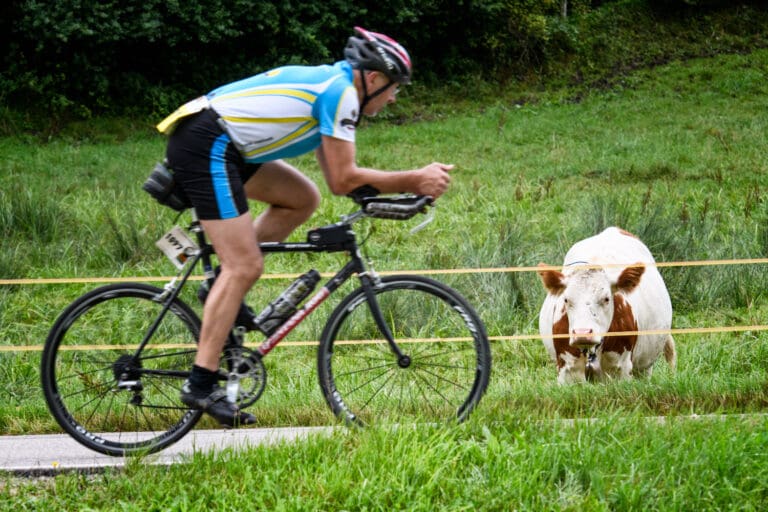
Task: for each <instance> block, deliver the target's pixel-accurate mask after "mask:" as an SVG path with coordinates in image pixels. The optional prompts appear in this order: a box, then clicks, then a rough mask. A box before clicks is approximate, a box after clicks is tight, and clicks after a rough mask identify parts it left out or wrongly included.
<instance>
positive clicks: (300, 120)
mask: <svg viewBox="0 0 768 512" xmlns="http://www.w3.org/2000/svg"><path fill="white" fill-rule="evenodd" d="M222 119H224V120H225V121H229V122H230V123H311V122H313V121H315V119H314V118H312V117H306V116H302V117H233V116H224V117H222ZM315 122H316V121H315Z"/></svg>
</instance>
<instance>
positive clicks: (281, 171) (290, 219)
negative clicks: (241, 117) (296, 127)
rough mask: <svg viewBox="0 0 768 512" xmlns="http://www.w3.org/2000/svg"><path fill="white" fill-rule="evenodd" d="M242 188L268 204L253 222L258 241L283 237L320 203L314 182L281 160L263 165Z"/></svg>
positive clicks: (283, 238)
mask: <svg viewBox="0 0 768 512" xmlns="http://www.w3.org/2000/svg"><path fill="white" fill-rule="evenodd" d="M244 187H245V193H246V195H247V196H248V199H254V200H256V201H261V202H263V203H267V204H268V205H269V206H268V207H267V209H266V210H264V212H263V213H262V214H261V215H259V216H258V217H257V218H256V220H254V221H253V226H254V229H255V231H256V236H257V238H258V239H259V241H261V242H281V241H283V240H285V239H286V238H287V237H288V235H290V234H291V232H292V231H293V230H294V229H296V228H297V227H299V226H300V225H301V224H303V223H304V222H305V221H306V220H307V219H309V217H311V216H312V213H313V212H314V211H315V210H316V209H317V207H318V206H319V204H320V192H319V190H318V189H317V186H316V185H315V184H314V182H312V180H310V179H309V178H307V177H306V176H304V174H302V173H301V172H300V171H299V170H298V169H296V168H295V167H293V166H291V165H289V164H287V163H286V162H284V161H283V160H275V161H274V162H267V163H265V164H263V165H262V166H261V167H260V168H259V170H258V171H257V172H256V174H254V175H253V177H251V179H249V180H248V181H247V182H246V183H245V185H244Z"/></svg>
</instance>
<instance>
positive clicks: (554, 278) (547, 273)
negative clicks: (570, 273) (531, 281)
mask: <svg viewBox="0 0 768 512" xmlns="http://www.w3.org/2000/svg"><path fill="white" fill-rule="evenodd" d="M539 267H543V268H542V270H539V277H541V282H542V283H544V288H546V289H547V290H549V292H550V293H551V294H553V295H559V294H560V293H561V292H562V291H563V290H564V289H565V283H564V282H563V279H564V278H565V276H564V275H563V274H562V272H558V271H557V270H552V268H551V267H550V266H549V265H547V264H546V263H539ZM545 268H546V270H545Z"/></svg>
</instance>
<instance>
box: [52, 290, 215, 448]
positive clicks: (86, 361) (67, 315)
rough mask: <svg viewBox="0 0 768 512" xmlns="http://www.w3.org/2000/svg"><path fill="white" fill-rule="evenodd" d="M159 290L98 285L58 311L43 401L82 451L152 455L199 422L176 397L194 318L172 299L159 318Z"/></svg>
mask: <svg viewBox="0 0 768 512" xmlns="http://www.w3.org/2000/svg"><path fill="white" fill-rule="evenodd" d="M162 293H163V290H161V289H159V288H156V287H153V286H148V285H144V284H135V283H131V284H116V285H109V286H104V287H101V288H98V289H96V290H93V291H91V292H89V293H87V294H85V295H83V296H82V297H80V298H78V299H77V300H75V301H74V302H73V303H72V304H71V305H70V306H69V307H68V308H67V309H66V310H64V312H63V313H62V314H61V315H60V316H59V318H58V319H57V320H56V322H55V324H54V325H53V328H52V329H51V331H50V333H49V335H48V339H47V340H46V342H45V348H44V350H43V355H42V361H41V378H42V386H43V391H44V394H45V400H46V402H47V404H48V408H49V409H50V411H51V413H52V414H53V417H54V418H55V419H56V421H57V422H58V423H59V425H61V427H62V428H63V429H64V430H65V431H66V432H67V433H68V434H70V435H71V436H72V437H73V438H74V439H75V440H77V441H78V442H80V443H81V444H83V445H85V446H87V447H88V448H91V449H93V450H96V451H98V452H101V453H105V454H107V455H117V456H120V455H133V454H140V453H152V452H156V451H159V450H161V449H163V448H165V447H167V446H168V445H170V444H172V443H174V442H176V441H177V440H179V439H180V438H181V437H183V436H184V435H185V434H186V433H187V432H188V431H189V430H190V429H191V428H192V427H193V426H194V425H195V423H197V421H198V420H199V419H200V416H201V414H202V413H201V412H200V411H196V410H190V409H189V408H188V407H186V406H185V405H183V404H182V403H181V401H180V400H179V389H180V387H181V385H182V384H183V382H184V379H185V378H186V377H187V376H188V375H189V370H190V368H191V367H192V362H193V359H194V356H195V352H196V349H197V339H198V336H199V333H200V320H199V319H198V317H197V315H196V314H195V312H194V311H192V309H190V308H189V306H187V305H186V304H185V303H183V302H182V301H180V300H178V299H176V300H174V301H173V302H172V303H171V305H170V308H169V309H168V311H167V312H166V313H165V315H164V316H163V317H162V319H160V312H161V311H162V309H163V304H161V303H160V302H159V297H160V295H161V294H162ZM158 321H159V323H158V324H157V325H156V328H155V330H154V333H153V334H152V336H151V338H150V339H149V342H148V344H147V345H146V346H145V348H144V350H142V351H141V352H140V353H138V354H137V348H138V346H139V344H140V342H141V341H142V339H143V338H144V337H145V336H146V335H147V333H149V332H150V330H151V327H152V325H153V324H154V323H155V322H158Z"/></svg>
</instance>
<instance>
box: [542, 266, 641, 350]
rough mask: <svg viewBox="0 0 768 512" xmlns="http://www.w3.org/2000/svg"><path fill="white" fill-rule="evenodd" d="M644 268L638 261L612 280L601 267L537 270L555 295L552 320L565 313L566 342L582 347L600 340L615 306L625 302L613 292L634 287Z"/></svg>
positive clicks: (606, 330)
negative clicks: (567, 271)
mask: <svg viewBox="0 0 768 512" xmlns="http://www.w3.org/2000/svg"><path fill="white" fill-rule="evenodd" d="M542 265H543V264H542ZM644 272H645V266H643V265H642V264H641V263H637V264H636V265H633V266H630V267H627V268H625V269H624V270H623V271H622V272H621V274H620V275H619V276H618V278H617V279H616V280H615V281H611V279H610V278H609V277H608V275H607V274H606V272H605V270H603V269H602V268H576V269H574V270H573V271H572V272H569V273H567V274H563V273H562V272H559V271H557V270H551V269H550V270H540V271H539V275H540V276H541V280H542V282H543V283H544V287H545V288H546V289H547V290H548V291H549V293H551V294H552V295H555V296H557V297H558V300H557V305H556V310H555V318H554V322H555V323H556V324H557V323H558V322H560V320H561V319H563V317H565V316H567V319H568V331H567V332H568V334H569V336H570V337H569V344H570V346H572V347H576V348H579V349H582V350H583V349H589V348H591V347H594V346H596V345H599V344H600V342H601V341H602V339H603V335H604V334H605V333H606V332H609V329H610V326H611V323H612V321H613V317H614V309H615V308H616V307H617V306H618V305H623V304H624V300H623V299H620V300H619V298H618V297H615V295H616V294H625V293H629V292H631V291H632V290H634V289H635V287H637V285H638V284H639V283H640V278H641V277H642V275H643V273H644ZM560 325H562V322H560Z"/></svg>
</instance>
